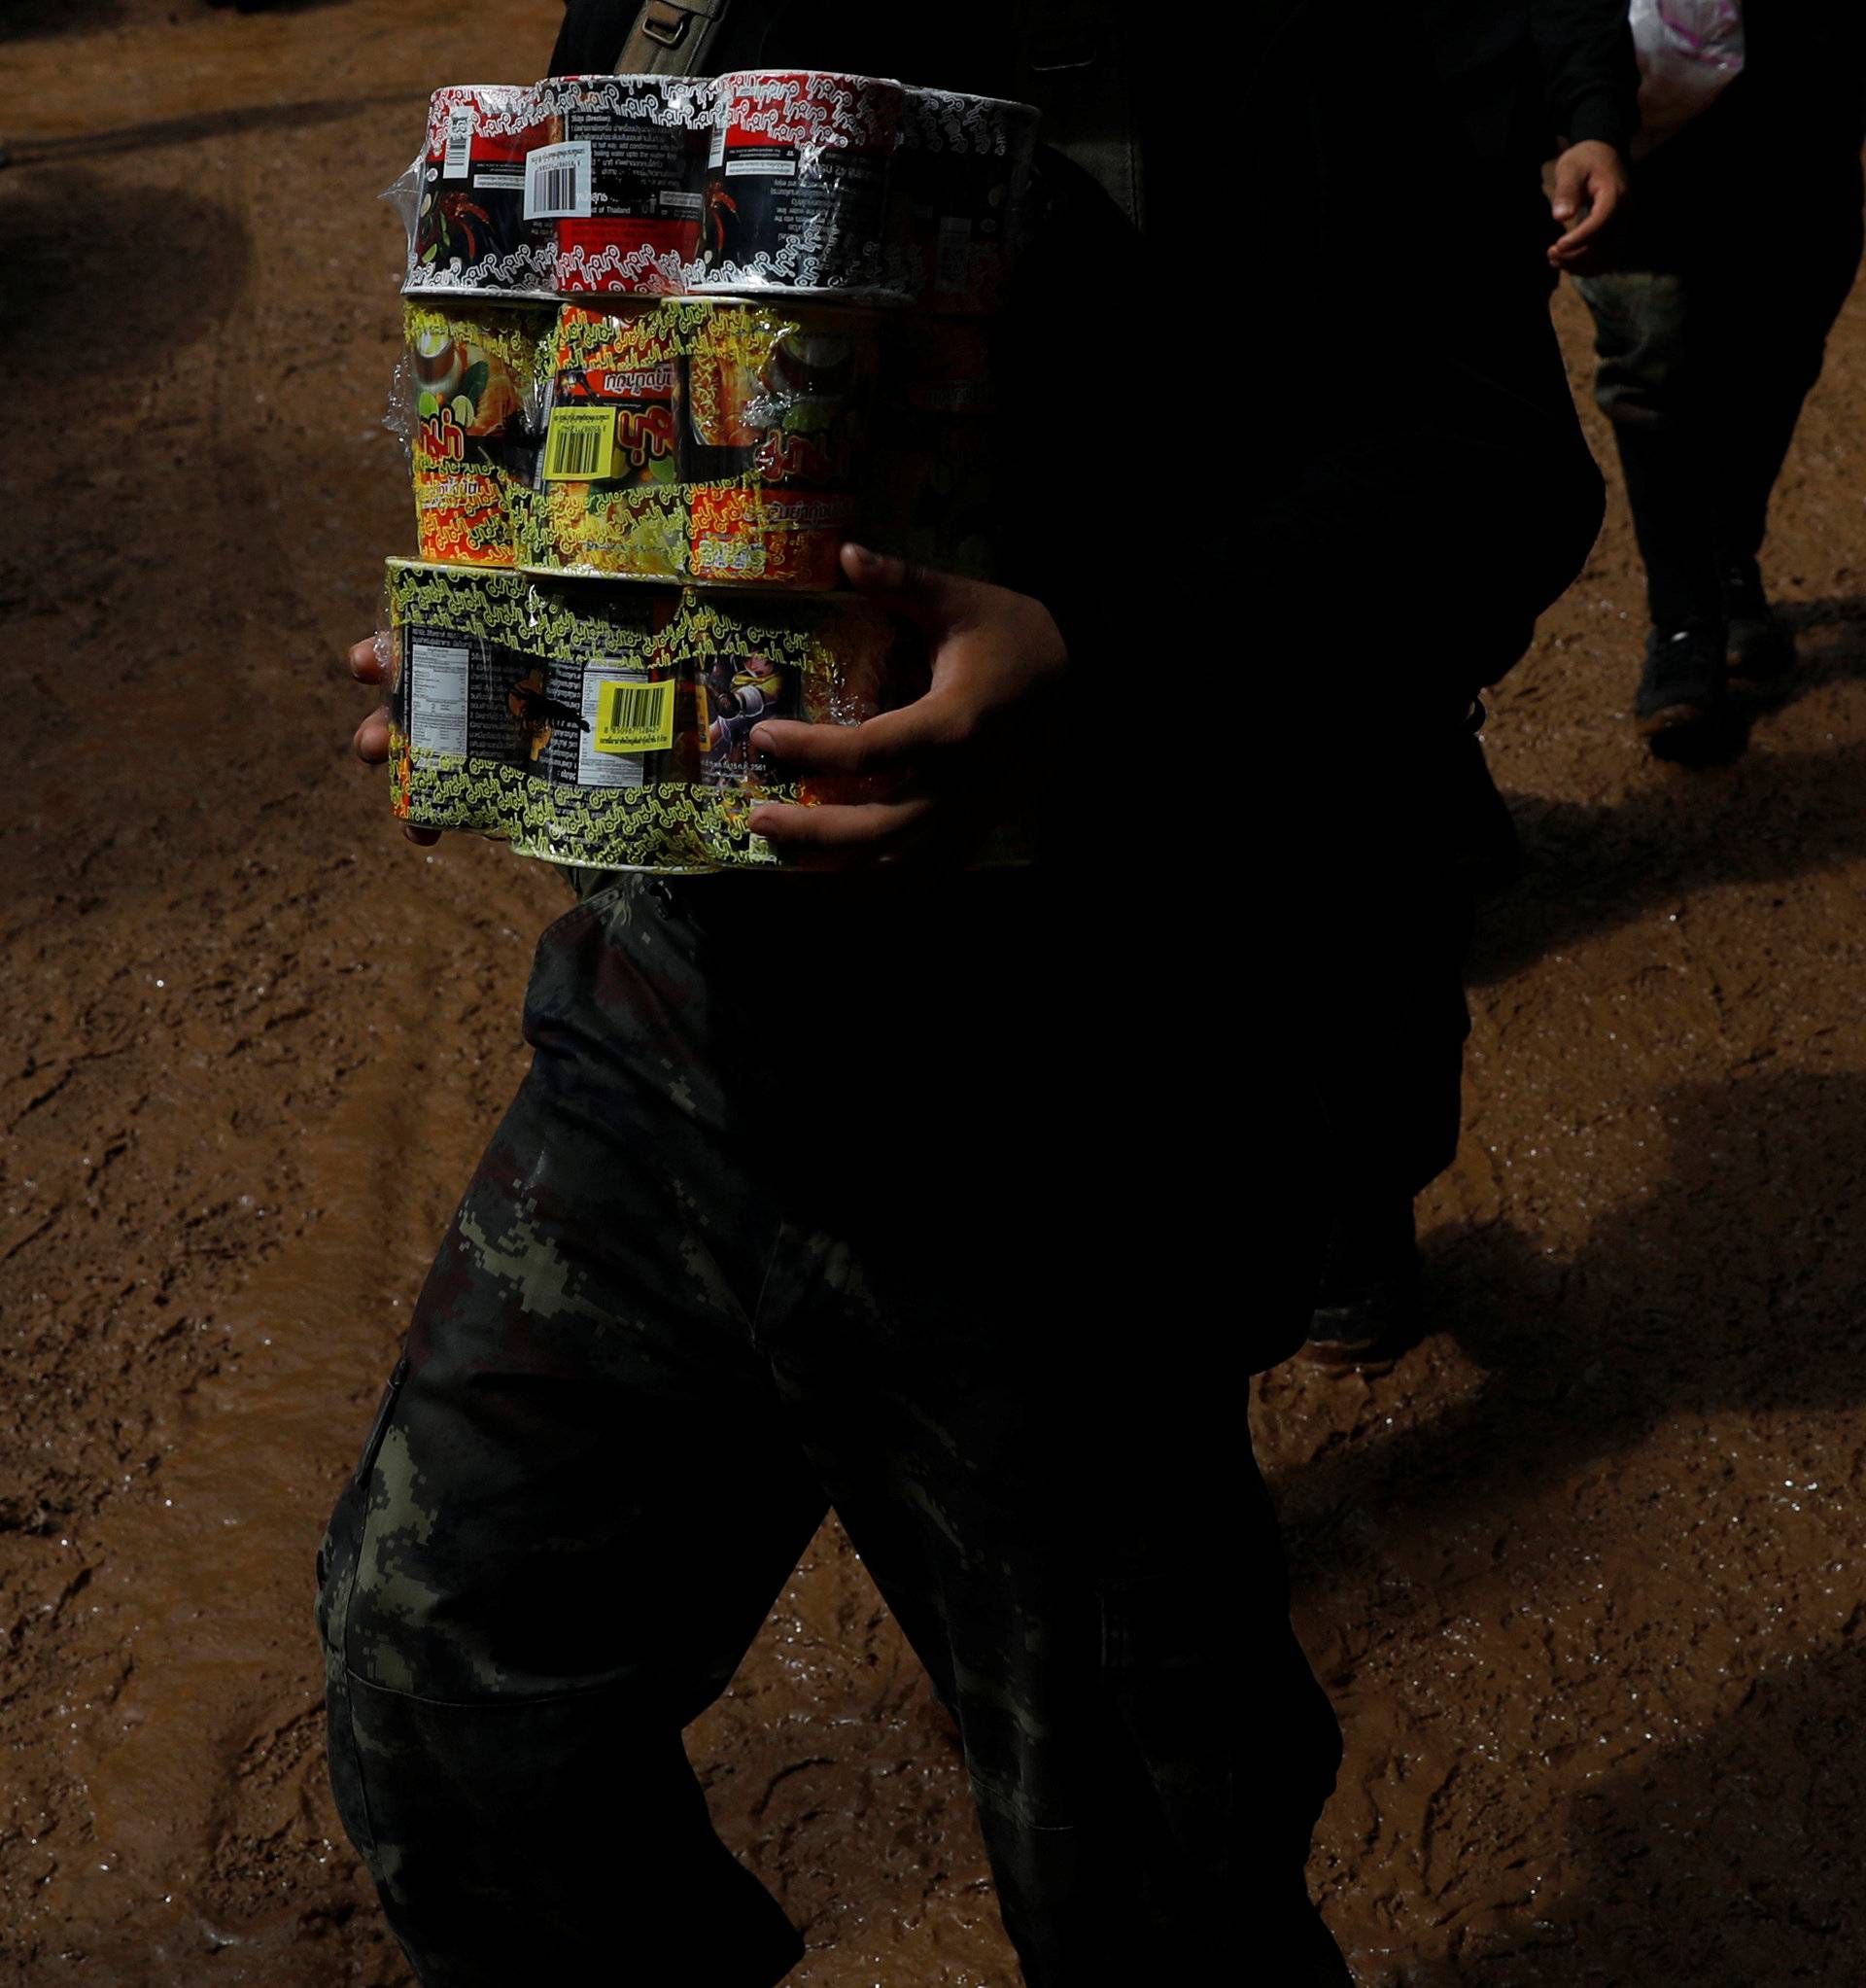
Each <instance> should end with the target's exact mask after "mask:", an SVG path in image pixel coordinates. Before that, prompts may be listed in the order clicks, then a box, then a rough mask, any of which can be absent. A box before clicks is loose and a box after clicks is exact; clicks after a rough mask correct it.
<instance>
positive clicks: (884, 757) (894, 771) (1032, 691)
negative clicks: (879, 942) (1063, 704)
mask: <svg viewBox="0 0 1866 1988" xmlns="http://www.w3.org/2000/svg"><path fill="white" fill-rule="evenodd" d="M843 571H844V572H845V573H847V575H848V577H849V579H850V581H851V582H852V583H853V584H854V586H855V588H856V590H857V591H858V592H860V593H862V594H865V595H867V597H868V598H869V599H870V600H872V601H874V602H875V603H876V604H877V605H878V606H880V607H881V608H885V609H886V610H888V611H889V612H891V613H894V614H898V615H900V616H901V617H902V618H903V619H905V620H907V621H910V622H912V623H913V624H914V625H915V626H916V627H917V628H918V629H920V630H921V631H922V633H923V634H924V635H925V636H926V639H927V642H928V645H929V646H930V648H931V650H932V665H933V674H932V681H931V683H930V685H929V686H928V689H927V691H926V694H925V695H924V696H923V697H921V698H919V699H917V700H916V702H915V703H913V704H909V705H904V706H903V707H902V708H901V709H900V710H899V711H889V712H883V713H881V715H880V716H879V717H872V718H869V719H867V720H865V721H864V722H863V723H861V724H858V725H834V724H816V725H812V724H798V723H796V722H794V721H791V720H788V719H781V718H772V719H768V720H766V721H765V722H764V723H762V724H760V725H757V726H756V727H754V728H753V731H752V734H751V743H752V745H753V747H754V748H755V749H756V750H760V751H764V752H769V753H770V754H771V756H772V758H773V759H774V760H776V761H777V762H778V770H779V771H780V772H781V773H782V774H783V776H784V777H785V778H791V777H795V776H805V775H810V774H828V775H845V776H854V777H860V778H864V779H866V780H867V781H869V782H871V783H873V785H874V787H875V789H876V793H877V797H876V798H875V799H872V800H864V801H859V802H852V803H837V802H825V803H823V804H821V805H818V806H815V807H803V806H787V805H783V804H779V803H775V802H767V803H766V804H764V805H763V806H761V807H757V808H754V809H753V810H752V813H751V819H750V822H749V826H750V827H751V829H752V831H753V832H754V833H755V834H758V835H762V836H764V837H766V838H767V839H768V840H769V841H770V843H771V844H772V846H773V848H775V849H776V850H777V851H778V854H780V855H782V856H783V857H784V858H785V859H786V860H787V861H789V862H792V863H794V864H796V865H798V866H799V867H807V868H812V869H847V868H852V867H856V866H859V865H864V864H869V863H876V862H887V861H892V860H895V859H897V858H906V857H909V856H912V855H915V854H931V853H933V852H935V851H937V850H939V849H941V848H942V847H957V846H959V845H960V844H962V843H963V842H964V840H965V839H966V838H968V837H969V836H971V835H972V834H974V833H975V832H977V831H978V830H979V829H980V828H982V827H984V826H985V825H988V824H989V823H990V822H992V821H994V820H1000V819H1003V818H1004V817H1005V816H1006V815H1008V814H1010V813H1012V812H1014V810H1015V803H1016V801H1017V799H1019V798H1020V797H1021V798H1027V788H1028V786H1029V784H1030V775H1031V757H1032V754H1033V750H1034V748H1035V747H1036V745H1037V743H1038V739H1039V727H1040V725H1041V722H1042V719H1043V716H1044V714H1045V711H1046V708H1047V706H1048V704H1049V702H1050V698H1051V697H1052V696H1053V695H1054V691H1055V689H1056V686H1057V684H1058V683H1059V681H1060V680H1061V677H1062V674H1063V671H1064V669H1065V668H1066V666H1067V663H1068V656H1067V653H1066V652H1065V650H1064V648H1063V642H1062V635H1061V632H1060V631H1059V630H1058V629H1057V627H1056V624H1055V621H1054V617H1053V616H1052V615H1051V612H1050V610H1049V609H1048V608H1046V607H1045V606H1044V605H1043V603H1042V602H1041V601H1037V600H1033V599H1032V598H1031V597H1030V596H1029V595H1028V594H1016V593H1013V592H1012V591H1011V590H1010V589H1009V588H1008V587H993V586H986V585H985V582H984V581H982V580H970V579H960V578H958V577H957V576H956V575H952V574H947V573H928V572H924V571H922V570H921V569H919V568H916V567H910V566H909V565H907V563H906V562H905V561H904V560H899V559H887V558H883V557H882V556H881V554H879V553H875V552H870V551H868V550H867V549H866V548H865V547H863V546H860V545H845V546H844V547H843ZM1020 790H1022V791H1021V793H1020Z"/></svg>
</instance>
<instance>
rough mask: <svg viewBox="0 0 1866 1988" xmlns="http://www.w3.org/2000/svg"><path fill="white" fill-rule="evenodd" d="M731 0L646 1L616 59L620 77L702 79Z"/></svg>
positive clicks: (637, 11)
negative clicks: (714, 40) (715, 37)
mask: <svg viewBox="0 0 1866 1988" xmlns="http://www.w3.org/2000/svg"><path fill="white" fill-rule="evenodd" d="M727 5H728V0H643V5H641V6H640V7H639V8H638V9H637V10H636V16H635V24H634V25H633V26H632V27H631V28H630V29H629V31H628V34H627V35H626V36H625V37H624V38H623V42H622V52H621V53H620V54H619V55H618V56H617V57H616V58H615V73H616V74H617V75H618V76H700V75H703V74H705V71H706V54H707V51H708V48H710V47H711V45H712V41H713V38H714V36H716V35H717V34H718V32H719V29H720V27H721V26H722V25H723V23H724V21H725V17H726V7H727Z"/></svg>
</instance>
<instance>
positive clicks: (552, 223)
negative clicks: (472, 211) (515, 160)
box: [532, 76, 712, 296]
mask: <svg viewBox="0 0 1866 1988" xmlns="http://www.w3.org/2000/svg"><path fill="white" fill-rule="evenodd" d="M538 89H539V93H540V98H541V101H542V105H543V108H544V111H545V117H546V129H547V133H548V145H547V149H546V150H545V151H544V152H540V153H539V154H538V155H537V156H536V157H535V159H534V161H533V169H534V173H535V175H536V185H535V186H534V189H533V203H532V204H533V212H534V214H535V215H536V216H537V217H538V218H540V219H541V220H544V221H545V222H546V223H547V224H548V227H549V229H550V234H551V262H550V268H551V281H552V283H553V285H554V287H555V288H556V289H557V291H558V292H559V293H560V294H561V295H564V296H575V295H578V294H581V293H589V292H597V293H612V294H621V295H638V296H671V295H674V294H676V293H678V292H679V291H680V290H682V289H683V288H684V286H685V283H686V280H687V276H688V274H689V272H690V270H691V268H692V267H693V265H694V263H695V262H696V260H697V258H698V256H699V252H700V206H701V193H700V188H699V184H698V182H699V173H700V167H701V164H702V161H703V158H704V156H705V150H706V143H707V139H708V134H709V133H710V131H711V128H712V86H711V85H710V84H708V83H704V82H699V81H689V80H687V79H685V78H681V77H666V76H564V77H554V78H552V79H551V81H549V82H548V83H544V84H540V85H539V86H538ZM541 167H542V168H548V169H549V171H550V173H551V174H552V175H553V176H551V177H545V176H544V174H543V173H541V172H540V171H539V168H541Z"/></svg>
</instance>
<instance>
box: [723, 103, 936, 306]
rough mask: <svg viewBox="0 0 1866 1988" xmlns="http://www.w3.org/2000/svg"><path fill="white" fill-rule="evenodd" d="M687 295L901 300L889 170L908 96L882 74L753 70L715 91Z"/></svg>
mask: <svg viewBox="0 0 1866 1988" xmlns="http://www.w3.org/2000/svg"><path fill="white" fill-rule="evenodd" d="M716 90H717V95H716V100H715V108H714V112H713V130H712V140H711V144H710V146H709V148H708V153H707V157H706V169H705V172H704V175H703V178H702V186H701V191H702V201H703V212H702V220H703V224H704V242H703V257H702V261H703V269H702V272H701V273H700V274H699V275H697V276H696V277H695V278H694V280H693V281H692V282H691V283H690V284H689V285H688V288H689V289H691V290H694V291H706V292H733V293H740V294H750V293H755V292H760V291H774V290H775V291H783V292H787V293H801V294H805V295H809V294H815V295H818V296H874V297H877V298H889V297H892V298H895V299H897V300H898V299H899V298H900V296H901V292H900V288H899V273H898V271H897V270H892V269H890V268H889V266H888V262H889V259H888V257H887V254H886V233H887V220H888V191H887V179H888V169H889V165H890V162H891V160H892V157H893V154H894V149H895V146H896V145H897V144H898V142H899V138H900V126H901V114H902V107H903V103H904V100H905V93H904V91H903V90H902V88H901V86H900V85H899V84H898V83H893V82H890V81H888V80H886V79H885V78H881V77H876V76H843V75H839V74H836V73H834V72H832V71H828V70H819V69H811V70H788V69H747V70H742V71H739V72H737V73H736V74H733V75H730V76H722V77H721V78H720V79H719V81H718V84H717V86H716Z"/></svg>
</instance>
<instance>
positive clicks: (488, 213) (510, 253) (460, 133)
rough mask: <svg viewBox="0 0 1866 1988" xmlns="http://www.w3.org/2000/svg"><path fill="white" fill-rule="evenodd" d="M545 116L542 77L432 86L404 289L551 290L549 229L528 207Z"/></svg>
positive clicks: (461, 291)
mask: <svg viewBox="0 0 1866 1988" xmlns="http://www.w3.org/2000/svg"><path fill="white" fill-rule="evenodd" d="M544 118H545V113H544V108H543V103H542V98H541V92H540V87H539V86H538V85H536V84H503V83H493V84H453V85H450V86H449V87H446V88H445V89H437V90H435V92H434V94H433V97H432V100H431V102H430V104H429V110H428V133H427V138H426V141H425V143H424V145H423V148H422V155H421V157H420V158H419V159H418V160H417V161H416V165H415V168H414V173H415V185H414V188H413V213H412V215H411V216H410V217H409V224H410V225H409V237H408V267H407V278H406V281H405V282H404V284H403V286H402V288H403V289H404V290H405V291H408V292H411V293H412V292H419V291H439V292H446V293H451V294H454V295H462V294H471V293H474V292H482V291H493V292H504V293H507V294H520V295H523V294H531V295H535V296H548V295H549V292H550V287H551V248H552V244H551V236H550V229H549V227H548V225H547V224H545V223H542V222H539V221H536V220H534V219H532V218H530V216H529V215H528V212H527V197H528V193H529V191H530V183H529V179H528V172H527V167H528V161H529V159H530V157H531V155H532V153H533V151H534V150H535V149H536V147H537V146H538V145H539V144H540V143H541V142H542V141H543V139H544V137H545V136H546V135H547V132H546V126H545V122H544Z"/></svg>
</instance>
